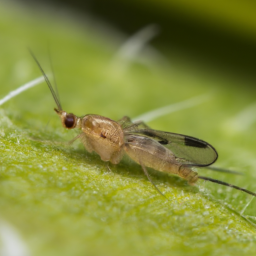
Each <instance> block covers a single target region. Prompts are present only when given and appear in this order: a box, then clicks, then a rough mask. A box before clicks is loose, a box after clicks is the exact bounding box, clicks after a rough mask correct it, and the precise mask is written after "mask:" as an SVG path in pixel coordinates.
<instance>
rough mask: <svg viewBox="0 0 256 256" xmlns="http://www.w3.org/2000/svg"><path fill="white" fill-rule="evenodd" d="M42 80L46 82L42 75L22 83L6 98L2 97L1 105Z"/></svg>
mask: <svg viewBox="0 0 256 256" xmlns="http://www.w3.org/2000/svg"><path fill="white" fill-rule="evenodd" d="M42 82H44V77H43V76H40V77H38V78H36V79H34V80H32V81H30V82H28V83H26V84H24V85H22V86H20V87H19V88H17V89H16V90H13V91H11V92H9V93H8V94H7V95H6V96H5V97H4V98H2V99H0V106H1V105H3V104H4V103H5V102H7V101H8V100H10V99H12V98H13V97H15V96H17V95H19V94H20V93H22V92H24V91H26V90H28V89H30V88H32V87H34V86H36V85H38V84H40V83H42Z"/></svg>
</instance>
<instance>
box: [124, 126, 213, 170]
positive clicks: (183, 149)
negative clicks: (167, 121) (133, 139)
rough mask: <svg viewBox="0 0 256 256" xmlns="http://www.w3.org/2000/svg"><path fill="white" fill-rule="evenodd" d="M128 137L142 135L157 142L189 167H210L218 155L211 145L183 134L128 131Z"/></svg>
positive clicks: (149, 130)
mask: <svg viewBox="0 0 256 256" xmlns="http://www.w3.org/2000/svg"><path fill="white" fill-rule="evenodd" d="M125 134H127V135H131V134H133V135H136V134H137V135H141V136H145V137H149V138H151V139H154V140H156V141H157V142H158V143H160V144H161V145H163V146H165V147H166V148H168V149H169V150H171V151H172V153H173V154H174V155H175V157H176V160H177V161H180V163H182V164H183V165H187V166H208V165H211V164H213V163H214V162H215V161H216V160H217V158H218V153H217V151H216V150H215V148H214V147H213V146H211V145H210V144H209V143H207V142H205V141H203V140H200V139H197V138H194V137H190V136H186V135H182V134H178V133H171V132H163V131H157V130H152V129H137V130H136V129H134V127H133V129H131V130H129V129H126V131H125Z"/></svg>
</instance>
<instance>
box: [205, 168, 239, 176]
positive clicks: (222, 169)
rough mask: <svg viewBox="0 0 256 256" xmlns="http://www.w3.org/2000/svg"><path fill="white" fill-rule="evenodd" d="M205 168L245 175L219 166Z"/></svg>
mask: <svg viewBox="0 0 256 256" xmlns="http://www.w3.org/2000/svg"><path fill="white" fill-rule="evenodd" d="M204 168H206V169H209V170H211V171H215V172H224V173H230V174H236V175H244V174H243V173H241V172H237V171H233V170H228V169H224V168H219V167H215V166H206V167H204Z"/></svg>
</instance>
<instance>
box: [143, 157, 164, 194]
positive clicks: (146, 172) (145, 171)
mask: <svg viewBox="0 0 256 256" xmlns="http://www.w3.org/2000/svg"><path fill="white" fill-rule="evenodd" d="M140 165H141V167H142V170H143V172H144V173H145V175H146V176H147V178H148V180H149V181H150V182H151V184H152V185H153V186H154V187H155V189H156V190H157V192H158V193H159V194H160V195H162V196H163V197H165V198H166V196H165V195H164V194H163V193H162V192H161V191H160V190H159V189H158V187H157V186H156V185H155V184H154V182H153V181H152V180H151V178H150V176H149V174H148V171H147V169H146V167H145V166H144V165H143V164H142V163H141V162H140Z"/></svg>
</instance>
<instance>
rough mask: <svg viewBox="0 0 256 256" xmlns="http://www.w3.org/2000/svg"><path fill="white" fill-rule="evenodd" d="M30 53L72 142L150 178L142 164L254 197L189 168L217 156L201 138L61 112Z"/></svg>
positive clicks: (49, 84)
mask: <svg viewBox="0 0 256 256" xmlns="http://www.w3.org/2000/svg"><path fill="white" fill-rule="evenodd" d="M31 55H32V57H33V58H34V60H35V61H36V63H37V65H38V67H39V68H40V70H41V72H42V74H43V75H44V78H45V81H46V83H47V85H48V87H49V89H50V91H51V93H52V95H53V98H54V100H55V102H56V105H57V108H55V109H54V110H55V112H56V113H57V114H58V115H59V117H60V119H61V122H62V125H63V127H65V128H67V129H75V128H78V129H80V130H81V133H80V134H79V135H77V136H76V137H75V138H74V139H73V140H72V142H73V141H75V140H76V139H80V140H81V142H82V143H83V144H84V146H85V148H86V150H87V151H89V152H93V151H94V152H96V153H97V154H98V155H99V156H100V157H101V159H102V160H103V161H106V162H108V161H109V162H111V163H113V164H118V163H119V162H120V161H121V159H122V157H123V155H124V154H125V153H126V154H127V155H128V156H129V157H130V158H131V159H132V160H134V161H135V162H137V163H138V164H140V165H141V166H142V169H143V171H144V173H145V174H146V176H147V177H148V179H149V180H150V181H151V179H150V177H149V175H148V172H147V170H146V167H150V168H153V169H155V170H158V171H161V172H166V173H170V174H175V175H178V176H180V177H181V178H183V179H185V180H187V181H188V183H189V184H191V185H193V184H195V183H196V182H197V180H198V179H202V180H208V181H211V182H214V183H218V184H221V185H224V186H229V187H233V188H235V189H238V190H241V191H244V192H246V193H248V194H251V195H253V196H256V194H255V193H253V192H251V191H249V190H246V189H244V188H240V187H238V186H235V185H232V184H228V183H226V182H222V181H219V180H215V179H212V178H209V177H204V176H199V175H198V173H197V172H195V171H194V170H192V167H206V166H209V165H211V164H213V163H214V162H215V161H216V160H217V158H218V154H217V151H216V150H215V149H214V147H213V146H211V145H210V144H209V143H207V142H205V141H203V140H199V139H197V138H194V137H190V136H186V135H182V134H177V133H170V132H163V131H157V130H153V129H151V128H149V127H148V126H147V125H146V124H144V123H143V122H135V123H133V122H132V121H131V119H130V118H129V117H126V116H125V117H123V118H122V119H120V120H119V121H114V120H111V119H109V118H107V117H103V116H99V115H93V114H88V115H85V116H83V117H78V116H76V115H74V114H72V113H67V112H66V111H63V109H62V107H61V104H60V101H59V99H58V96H57V94H56V93H55V91H54V89H53V87H52V85H51V83H50V81H49V79H48V77H47V76H46V74H45V72H44V71H43V69H42V67H41V65H40V64H39V62H38V60H37V59H36V58H35V56H34V55H33V53H32V52H31ZM151 182H152V181H151ZM152 184H153V182H152ZM153 185H154V184H153ZM154 186H155V185H154ZM156 189H157V188H156ZM157 190H158V189H157ZM158 191H159V190H158ZM159 192H160V191H159ZM160 193H161V192H160ZM161 194H162V193H161Z"/></svg>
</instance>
